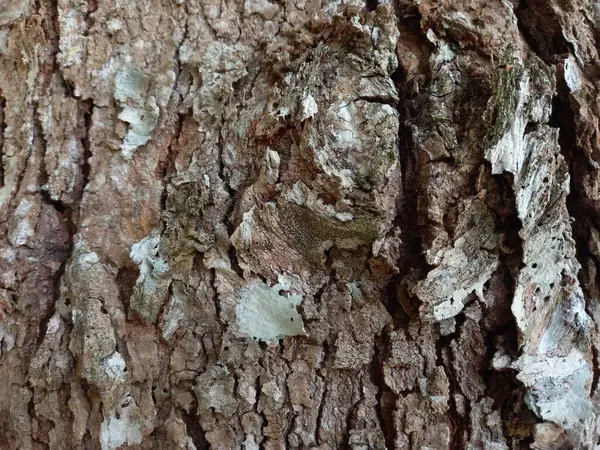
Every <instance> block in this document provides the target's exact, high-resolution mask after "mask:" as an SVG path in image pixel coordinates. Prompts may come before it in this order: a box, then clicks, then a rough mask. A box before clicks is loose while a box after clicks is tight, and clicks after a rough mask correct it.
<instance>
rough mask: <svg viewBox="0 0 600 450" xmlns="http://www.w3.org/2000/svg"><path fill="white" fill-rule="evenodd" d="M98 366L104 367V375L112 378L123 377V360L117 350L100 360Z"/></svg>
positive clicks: (118, 378) (120, 378)
mask: <svg viewBox="0 0 600 450" xmlns="http://www.w3.org/2000/svg"><path fill="white" fill-rule="evenodd" d="M100 366H101V367H102V368H103V369H104V372H105V373H106V375H108V376H109V377H110V378H111V379H113V380H124V379H125V360H124V359H123V357H122V356H121V354H120V353H119V352H114V353H113V354H112V355H110V356H109V357H107V358H104V359H103V360H102V361H100Z"/></svg>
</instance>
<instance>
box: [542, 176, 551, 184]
mask: <svg viewBox="0 0 600 450" xmlns="http://www.w3.org/2000/svg"><path fill="white" fill-rule="evenodd" d="M542 181H543V182H544V183H547V182H548V181H550V179H549V178H548V177H544V179H543V180H542Z"/></svg>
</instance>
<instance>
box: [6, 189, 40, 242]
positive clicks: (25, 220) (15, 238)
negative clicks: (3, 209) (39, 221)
mask: <svg viewBox="0 0 600 450" xmlns="http://www.w3.org/2000/svg"><path fill="white" fill-rule="evenodd" d="M31 208H32V204H31V202H29V200H27V199H25V198H24V199H22V200H21V201H20V202H19V206H17V209H16V210H15V213H14V219H15V222H16V223H15V225H14V227H13V228H12V230H11V231H10V232H9V234H8V240H9V242H10V243H11V244H12V245H13V246H15V247H18V246H21V245H25V244H26V243H27V241H28V239H29V238H30V237H32V236H33V235H34V234H35V229H34V227H33V225H32V224H31V222H30V220H29V217H30V212H31Z"/></svg>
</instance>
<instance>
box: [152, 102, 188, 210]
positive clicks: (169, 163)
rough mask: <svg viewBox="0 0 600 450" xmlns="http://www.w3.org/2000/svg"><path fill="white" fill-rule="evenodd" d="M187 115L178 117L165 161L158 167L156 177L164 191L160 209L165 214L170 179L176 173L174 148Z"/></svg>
mask: <svg viewBox="0 0 600 450" xmlns="http://www.w3.org/2000/svg"><path fill="white" fill-rule="evenodd" d="M185 117H186V115H185V114H182V113H179V114H178V115H177V120H176V122H175V124H174V128H175V129H174V132H173V136H172V138H171V142H169V145H168V147H167V151H166V154H165V158H164V160H161V161H159V162H158V166H157V168H156V177H157V178H158V179H159V180H160V181H161V182H162V184H163V190H162V194H161V198H160V209H161V211H162V212H163V213H164V212H165V211H166V210H167V198H168V194H169V193H168V189H167V187H168V185H169V183H170V181H171V180H170V177H171V175H172V174H173V173H174V172H175V170H176V169H175V157H176V155H175V154H174V153H175V152H174V150H173V149H174V147H175V146H177V145H178V143H179V138H180V137H181V132H182V130H183V122H184V120H185Z"/></svg>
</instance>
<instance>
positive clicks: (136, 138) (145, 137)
mask: <svg viewBox="0 0 600 450" xmlns="http://www.w3.org/2000/svg"><path fill="white" fill-rule="evenodd" d="M150 82H151V79H150V77H148V76H147V75H145V74H144V73H143V72H142V71H140V70H139V69H138V68H136V67H133V66H125V67H123V68H121V70H120V71H119V72H118V73H117V75H116V76H115V94H114V96H115V100H117V101H118V102H119V104H120V105H121V108H122V109H121V112H120V113H119V119H121V120H122V121H124V122H127V123H128V124H129V129H128V130H127V132H126V133H125V135H124V137H123V143H122V144H121V150H123V155H124V156H125V157H126V158H130V157H131V156H132V155H133V151H134V150H135V149H136V148H138V147H140V146H142V145H144V144H145V143H146V142H148V141H149V140H150V138H151V137H152V131H153V130H154V128H155V127H156V124H157V123H158V115H159V108H158V105H157V104H156V98H155V97H154V96H152V95H150Z"/></svg>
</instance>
